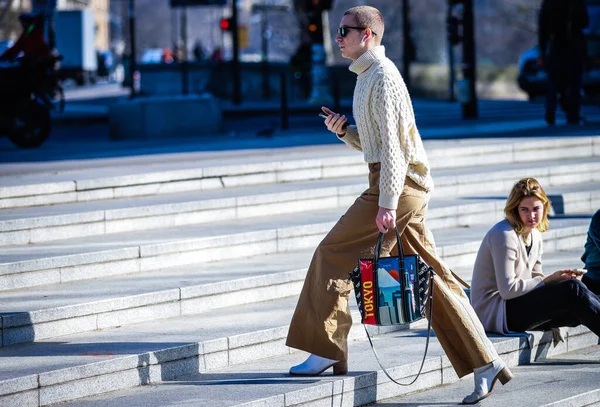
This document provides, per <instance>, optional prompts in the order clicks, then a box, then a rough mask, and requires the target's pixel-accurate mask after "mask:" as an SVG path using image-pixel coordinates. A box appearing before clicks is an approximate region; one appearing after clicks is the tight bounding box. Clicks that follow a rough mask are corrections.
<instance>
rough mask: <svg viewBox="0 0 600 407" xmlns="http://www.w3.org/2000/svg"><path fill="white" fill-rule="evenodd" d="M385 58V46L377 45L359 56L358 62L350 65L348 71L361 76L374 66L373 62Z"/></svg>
mask: <svg viewBox="0 0 600 407" xmlns="http://www.w3.org/2000/svg"><path fill="white" fill-rule="evenodd" d="M383 58H385V47H384V46H383V45H377V46H376V47H373V48H371V49H370V50H368V51H367V52H365V53H364V54H362V55H361V56H359V57H358V59H357V60H356V61H354V62H352V63H351V64H350V66H349V67H348V69H350V71H352V72H354V73H355V74H357V75H360V74H361V73H363V72H364V71H366V70H367V69H369V67H370V66H371V65H373V62H375V61H378V60H382V59H383Z"/></svg>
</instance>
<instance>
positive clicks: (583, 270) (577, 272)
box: [571, 269, 587, 276]
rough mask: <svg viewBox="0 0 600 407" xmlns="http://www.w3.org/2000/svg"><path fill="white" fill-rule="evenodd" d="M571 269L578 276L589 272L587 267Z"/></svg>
mask: <svg viewBox="0 0 600 407" xmlns="http://www.w3.org/2000/svg"><path fill="white" fill-rule="evenodd" d="M571 271H572V272H573V274H575V275H578V276H582V275H584V274H585V273H587V270H586V269H574V270H571Z"/></svg>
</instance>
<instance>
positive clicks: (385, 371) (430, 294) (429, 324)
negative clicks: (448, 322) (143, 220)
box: [363, 271, 435, 386]
mask: <svg viewBox="0 0 600 407" xmlns="http://www.w3.org/2000/svg"><path fill="white" fill-rule="evenodd" d="M434 274H435V273H434V272H433V271H432V272H431V275H430V277H429V295H428V297H429V298H428V299H429V318H427V339H426V340H425V352H423V359H422V360H421V366H420V367H419V372H418V373H417V375H416V376H415V378H414V379H413V381H412V382H410V383H400V382H399V381H397V380H395V379H394V378H393V377H392V376H391V375H390V374H389V373H388V371H387V370H386V368H385V367H383V365H382V364H381V359H379V355H378V354H377V351H376V350H375V346H373V341H372V340H371V335H370V334H369V331H368V330H367V326H366V325H365V324H363V326H364V327H365V332H366V333H367V338H368V339H369V344H371V349H372V350H373V355H375V359H377V363H378V364H379V367H380V368H381V370H383V373H385V375H386V376H387V377H388V379H390V380H391V381H392V382H394V383H396V384H399V385H400V386H410V385H412V384H413V383H414V382H416V381H417V379H418V378H419V376H420V375H421V371H422V370H423V366H424V365H425V358H426V357H427V351H428V350H429V338H430V337H431V318H432V316H433V312H432V310H433V281H434V280H433V275H434Z"/></svg>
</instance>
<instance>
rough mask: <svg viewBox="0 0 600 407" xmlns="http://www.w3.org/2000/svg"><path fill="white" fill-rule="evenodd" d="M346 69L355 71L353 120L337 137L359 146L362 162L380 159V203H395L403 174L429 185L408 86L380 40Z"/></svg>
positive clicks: (393, 205) (387, 205)
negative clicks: (356, 76) (377, 44)
mask: <svg viewBox="0 0 600 407" xmlns="http://www.w3.org/2000/svg"><path fill="white" fill-rule="evenodd" d="M349 69H350V70H351V71H352V72H354V73H356V74H357V75H358V78H357V80H356V87H355V88H354V99H353V101H352V111H353V114H354V119H355V120H356V126H349V127H348V129H347V131H346V134H345V135H344V136H342V137H340V139H341V140H342V141H344V142H345V143H346V144H347V145H348V146H350V147H352V148H354V149H356V150H360V151H363V153H364V156H365V161H366V162H367V163H376V162H380V163H381V173H380V179H379V191H380V193H379V206H382V207H384V208H388V209H397V207H398V200H399V199H400V194H402V190H403V188H404V180H405V178H406V176H407V175H408V176H409V177H410V178H411V179H412V180H414V181H415V182H416V183H417V184H419V185H421V186H422V187H424V188H425V189H426V190H428V191H431V190H432V189H433V180H432V179H431V174H430V171H429V164H428V162H427V154H426V153H425V148H424V147H423V142H422V141H421V136H420V135H419V131H418V130H417V126H416V124H415V114H414V112H413V108H412V102H411V100H410V96H409V94H408V90H407V89H406V85H405V84H404V81H403V80H402V76H400V72H399V71H398V68H396V65H394V63H393V62H392V61H391V60H390V59H388V58H386V56H385V48H384V47H383V46H382V45H380V46H377V47H374V48H372V49H370V50H369V51H367V52H365V53H364V54H363V55H361V56H360V57H359V58H358V59H357V60H356V61H354V62H353V63H352V64H351V65H350V68H349Z"/></svg>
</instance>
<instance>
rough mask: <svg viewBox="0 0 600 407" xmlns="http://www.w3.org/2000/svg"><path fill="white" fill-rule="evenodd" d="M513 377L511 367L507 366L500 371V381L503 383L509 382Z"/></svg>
mask: <svg viewBox="0 0 600 407" xmlns="http://www.w3.org/2000/svg"><path fill="white" fill-rule="evenodd" d="M512 378H513V374H512V372H511V371H510V369H509V368H508V367H506V366H505V367H504V369H502V370H501V371H500V373H498V380H500V383H502V385H505V384H506V383H508V382H509V381H510V380H511V379H512Z"/></svg>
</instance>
